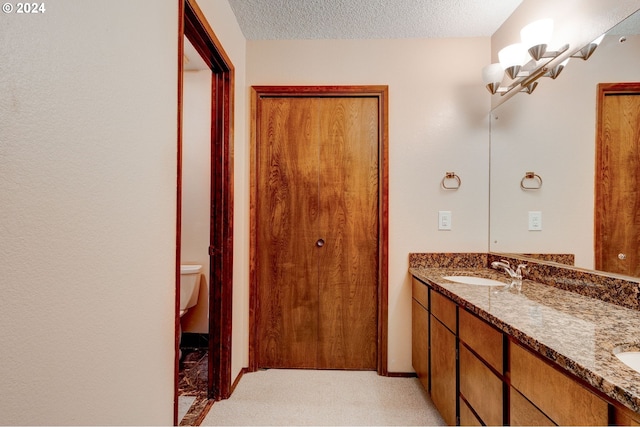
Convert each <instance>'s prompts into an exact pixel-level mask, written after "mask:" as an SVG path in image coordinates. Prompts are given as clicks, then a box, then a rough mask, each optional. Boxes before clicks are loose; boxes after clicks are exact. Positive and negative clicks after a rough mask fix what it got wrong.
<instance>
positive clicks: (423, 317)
mask: <svg viewBox="0 0 640 427" xmlns="http://www.w3.org/2000/svg"><path fill="white" fill-rule="evenodd" d="M411 301H412V306H411V362H412V364H413V369H414V370H415V371H416V374H417V375H418V379H419V380H420V382H421V383H422V386H423V387H424V389H425V390H427V391H428V390H429V312H428V311H427V309H426V308H424V307H423V306H422V305H421V304H419V303H418V301H416V300H415V299H412V300H411Z"/></svg>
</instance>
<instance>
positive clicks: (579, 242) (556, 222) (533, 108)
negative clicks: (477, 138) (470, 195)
mask: <svg viewBox="0 0 640 427" xmlns="http://www.w3.org/2000/svg"><path fill="white" fill-rule="evenodd" d="M618 82H640V11H638V12H636V13H635V14H634V15H632V16H631V17H629V18H627V19H626V20H624V21H623V22H621V23H620V24H618V25H617V26H616V27H614V28H612V29H611V30H610V31H609V32H608V33H607V35H606V36H605V38H604V40H603V41H602V42H601V44H600V46H599V47H598V48H597V50H596V51H595V52H594V54H593V56H591V58H590V59H589V60H587V61H583V60H581V59H575V58H574V59H571V60H570V61H569V63H568V64H567V66H566V67H565V69H564V70H563V71H562V74H561V75H560V76H559V77H558V78H557V79H555V80H551V79H549V78H543V79H541V80H540V83H539V85H538V87H537V88H536V89H535V91H534V92H533V93H532V94H531V95H527V94H524V93H520V94H518V95H517V96H514V97H513V98H511V99H509V100H508V101H507V102H505V103H503V104H501V105H500V106H498V107H496V108H495V109H494V110H493V111H492V112H491V117H490V126H491V156H490V177H491V185H490V228H489V250H490V251H492V252H499V253H520V254H538V253H564V254H573V255H574V256H575V266H576V267H581V268H586V269H594V268H595V264H594V244H595V237H594V236H595V233H594V220H595V215H594V203H595V196H594V179H595V169H596V165H595V162H596V125H597V120H596V105H597V93H598V92H597V90H598V89H597V88H598V84H600V83H618ZM638 162H640V159H638ZM636 167H638V168H640V163H638V164H636ZM528 172H532V173H533V174H534V175H533V178H526V174H527V173H528ZM540 183H541V184H542V185H541V186H540V188H539V189H536V188H535V187H537V186H539V184H540ZM521 184H524V186H525V187H529V188H525V189H523V188H521ZM637 206H638V207H639V209H640V191H639V193H638V201H637ZM530 217H531V220H532V221H530ZM530 222H533V223H531V224H530ZM638 225H639V226H640V224H638ZM530 226H532V227H533V228H540V226H541V230H530ZM636 246H640V241H639V242H636Z"/></svg>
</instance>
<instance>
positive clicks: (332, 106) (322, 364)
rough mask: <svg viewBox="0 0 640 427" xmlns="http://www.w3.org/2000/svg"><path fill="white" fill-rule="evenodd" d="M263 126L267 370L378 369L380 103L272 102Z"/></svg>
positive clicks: (260, 205)
mask: <svg viewBox="0 0 640 427" xmlns="http://www.w3.org/2000/svg"><path fill="white" fill-rule="evenodd" d="M258 127H259V134H258V135H257V141H258V143H257V163H258V165H257V170H258V173H257V187H258V197H257V218H258V225H257V241H256V243H257V257H258V260H257V266H258V268H257V275H258V280H257V282H258V283H257V292H258V308H259V309H258V316H257V321H258V325H257V333H258V365H259V367H282V368H284V367H287V368H322V369H376V364H377V289H378V271H377V265H378V249H377V248H378V150H379V148H378V143H379V141H378V134H379V133H378V100H377V98H365V97H362V98H359V97H320V98H317V97H316V98H304V97H272V98H265V99H262V100H261V103H260V107H259V114H258ZM320 239H322V241H323V242H324V244H323V245H318V241H319V240H320Z"/></svg>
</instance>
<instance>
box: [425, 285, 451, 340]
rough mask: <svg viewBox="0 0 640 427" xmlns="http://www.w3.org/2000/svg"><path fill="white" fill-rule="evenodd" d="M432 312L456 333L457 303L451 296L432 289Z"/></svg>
mask: <svg viewBox="0 0 640 427" xmlns="http://www.w3.org/2000/svg"><path fill="white" fill-rule="evenodd" d="M431 314H433V315H434V316H435V317H436V318H437V319H438V320H440V321H441V322H442V323H443V324H444V325H445V326H446V327H447V328H449V330H450V331H452V332H453V333H456V326H457V325H456V324H457V321H456V304H455V303H454V302H453V301H451V300H450V299H449V298H447V297H445V296H444V295H442V294H439V293H437V292H435V291H433V290H431Z"/></svg>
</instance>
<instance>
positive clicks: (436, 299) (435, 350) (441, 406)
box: [430, 291, 458, 425]
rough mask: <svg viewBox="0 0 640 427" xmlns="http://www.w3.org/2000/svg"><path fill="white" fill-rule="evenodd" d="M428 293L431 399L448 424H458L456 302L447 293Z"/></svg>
mask: <svg viewBox="0 0 640 427" xmlns="http://www.w3.org/2000/svg"><path fill="white" fill-rule="evenodd" d="M430 296H431V322H430V331H431V400H432V401H433V404H434V405H435V407H436V408H437V409H438V411H439V412H440V415H441V416H442V419H443V420H444V422H446V423H447V424H448V425H456V424H457V408H456V405H457V400H458V396H457V387H456V375H457V369H456V368H457V367H456V347H457V346H456V330H457V323H458V322H457V306H456V304H455V303H454V302H453V301H451V300H450V299H448V298H447V297H445V296H443V295H441V294H439V293H437V292H434V291H430Z"/></svg>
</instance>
